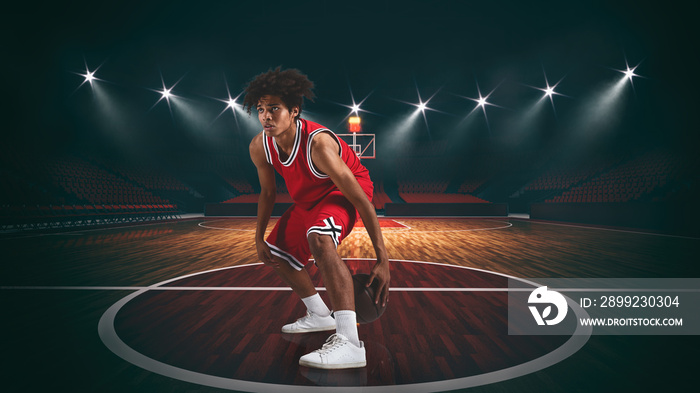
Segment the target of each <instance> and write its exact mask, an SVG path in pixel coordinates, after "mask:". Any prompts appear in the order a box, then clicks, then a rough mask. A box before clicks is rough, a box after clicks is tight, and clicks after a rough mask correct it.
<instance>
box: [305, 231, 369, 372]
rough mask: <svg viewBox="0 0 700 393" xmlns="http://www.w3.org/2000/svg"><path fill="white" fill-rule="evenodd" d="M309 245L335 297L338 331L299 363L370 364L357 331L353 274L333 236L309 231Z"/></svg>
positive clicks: (327, 366) (319, 365) (333, 366)
mask: <svg viewBox="0 0 700 393" xmlns="http://www.w3.org/2000/svg"><path fill="white" fill-rule="evenodd" d="M308 237H309V246H310V248H311V252H312V253H313V256H314V259H315V260H316V265H317V266H318V268H319V270H320V271H321V276H322V277H323V282H324V284H325V285H326V290H327V291H328V295H329V297H330V298H331V304H332V305H333V309H334V310H336V311H335V312H334V315H335V322H336V326H337V327H336V334H334V335H332V336H331V337H330V338H329V339H328V340H327V341H326V344H324V345H323V347H322V348H321V349H319V350H317V351H314V352H311V353H309V354H306V355H304V356H302V357H301V359H299V364H300V365H302V366H308V367H317V368H325V369H340V368H355V367H364V366H366V365H367V360H366V355H365V348H364V343H363V342H362V341H360V339H359V335H358V332H357V317H356V315H355V295H354V291H353V284H352V275H351V274H350V271H349V270H348V267H347V265H345V262H343V260H342V259H341V258H340V256H339V255H338V252H337V251H336V248H335V243H334V241H333V239H332V237H331V236H329V235H321V234H318V233H309V236H308Z"/></svg>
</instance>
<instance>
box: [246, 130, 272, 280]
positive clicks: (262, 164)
mask: <svg viewBox="0 0 700 393" xmlns="http://www.w3.org/2000/svg"><path fill="white" fill-rule="evenodd" d="M262 138H263V135H262V133H260V134H258V135H256V136H255V137H254V138H253V140H252V141H251V142H250V146H249V148H248V150H249V151H250V159H251V160H252V161H253V164H255V168H257V170H258V179H259V180H260V197H259V198H258V219H257V226H256V228H255V248H256V250H257V253H258V258H259V259H260V260H261V261H262V262H263V263H265V264H266V265H271V266H277V262H276V261H275V259H274V258H273V256H272V253H271V252H270V247H269V246H268V245H267V243H265V230H266V229H267V224H268V222H269V221H270V216H271V215H272V208H273V207H274V205H275V198H276V197H277V185H276V184H275V168H274V167H273V166H272V165H270V164H269V163H268V162H267V159H266V158H265V149H264V148H263V141H262Z"/></svg>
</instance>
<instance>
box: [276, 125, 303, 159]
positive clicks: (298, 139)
mask: <svg viewBox="0 0 700 393" xmlns="http://www.w3.org/2000/svg"><path fill="white" fill-rule="evenodd" d="M274 145H275V151H277V159H278V160H279V162H280V163H281V164H282V165H284V166H287V167H288V166H290V165H292V163H293V162H294V159H295V158H296V157H297V153H298V152H299V146H300V145H301V121H300V120H297V134H296V135H295V136H294V148H292V154H290V155H289V158H287V161H285V162H282V160H280V151H279V148H278V147H277V142H276V141H275V142H274Z"/></svg>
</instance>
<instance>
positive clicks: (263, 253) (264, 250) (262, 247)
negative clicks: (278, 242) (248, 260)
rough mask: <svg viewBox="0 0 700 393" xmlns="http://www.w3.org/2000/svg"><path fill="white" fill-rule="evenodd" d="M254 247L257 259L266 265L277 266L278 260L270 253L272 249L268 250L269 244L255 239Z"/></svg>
mask: <svg viewBox="0 0 700 393" xmlns="http://www.w3.org/2000/svg"><path fill="white" fill-rule="evenodd" d="M255 248H256V249H257V252H258V259H259V260H260V261H261V262H262V263H264V264H266V265H267V266H271V267H278V266H279V262H277V261H276V260H275V257H274V256H273V255H272V251H270V246H268V245H267V243H265V242H261V241H256V242H255Z"/></svg>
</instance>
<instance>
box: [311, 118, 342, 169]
mask: <svg viewBox="0 0 700 393" xmlns="http://www.w3.org/2000/svg"><path fill="white" fill-rule="evenodd" d="M319 132H328V133H329V134H331V135H332V136H333V137H334V138H335V141H336V142H338V147H339V148H340V149H339V154H338V155H339V156H341V157H342V156H343V145H341V144H340V139H339V138H338V136H337V135H335V133H334V132H333V131H331V130H329V129H327V128H319V129H317V130H314V131H313V132H311V133H310V134H309V140H308V141H307V142H306V162H307V163H308V164H309V169H310V170H311V173H313V175H314V176H316V177H317V178H319V179H328V178H329V177H330V176H328V175H324V174H323V173H322V172H321V171H319V170H318V169H316V168H315V167H314V162H313V160H311V141H312V140H313V139H314V136H316V134H318V133H319Z"/></svg>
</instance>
